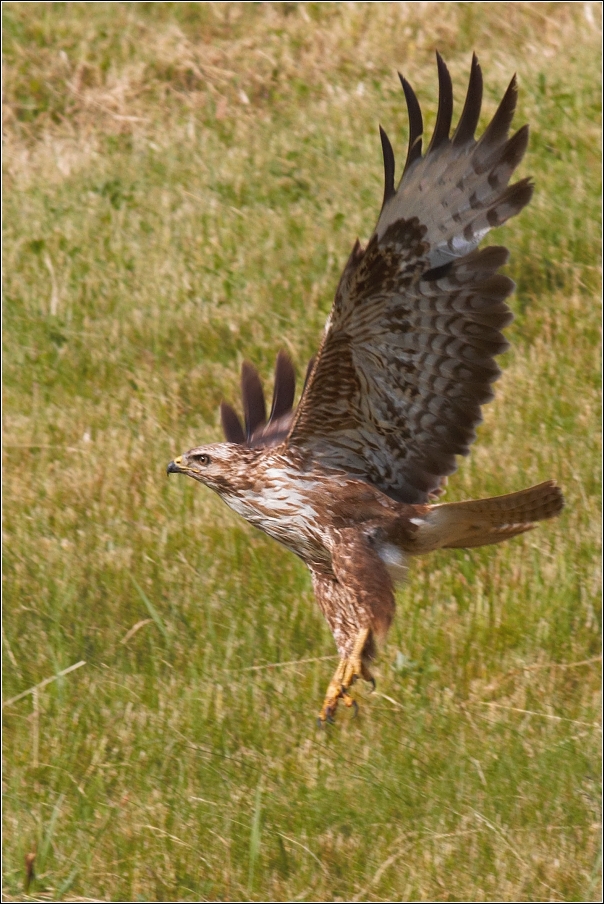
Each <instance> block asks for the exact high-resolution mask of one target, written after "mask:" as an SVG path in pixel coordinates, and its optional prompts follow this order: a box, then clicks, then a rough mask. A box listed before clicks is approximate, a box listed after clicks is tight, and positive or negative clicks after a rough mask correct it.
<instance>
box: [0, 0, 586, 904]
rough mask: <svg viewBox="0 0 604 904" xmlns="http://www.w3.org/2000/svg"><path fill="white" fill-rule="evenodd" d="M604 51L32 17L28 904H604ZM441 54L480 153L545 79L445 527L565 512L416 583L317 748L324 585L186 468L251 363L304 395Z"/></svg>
mask: <svg viewBox="0 0 604 904" xmlns="http://www.w3.org/2000/svg"><path fill="white" fill-rule="evenodd" d="M600 12H601V10H600V5H599V4H596V3H573V4H571V3H528V2H527V3H505V4H504V3H428V4H426V3H384V4H379V3H350V4H349V3H262V4H260V3H258V4H254V3H222V4H218V3H210V4H197V3H178V4H172V3H139V4H129V3H116V4H107V3H85V4H81V3H80V4H75V3H73V4H72V3H49V4H45V3H12V2H9V3H4V4H3V5H2V17H3V29H4V32H3V40H4V46H3V57H4V67H5V68H4V89H5V99H4V134H5V139H4V209H3V213H4V216H3V226H4V236H3V249H4V260H3V262H4V268H3V269H4V307H3V314H4V371H3V373H4V481H3V492H4V569H3V590H4V622H3V634H2V641H3V665H4V679H3V680H4V685H3V686H4V700H5V706H4V709H3V715H4V732H3V745H4V746H3V752H4V776H3V777H4V808H3V819H4V823H3V865H4V873H3V893H4V900H7V901H12V900H49V899H50V900H107V901H109V900H134V901H155V900H185V901H189V900H190V901H194V900H225V901H226V900H233V901H234V900H258V901H263V900H269V901H277V900H299V901H304V900H328V901H332V900H333V901H337V900H340V901H344V900H346V901H354V900H359V901H385V900H447V901H454V900H473V901H479V900H526V901H543V900H548V901H579V900H580V901H591V900H593V901H595V900H599V899H600V896H601V884H600V874H601V848H600V832H601V814H600V797H601V787H600V775H601V768H600V742H601V735H600V720H599V716H600V693H599V691H600V666H601V655H600V651H601V634H600V582H601V570H600V562H601V560H600V547H599V538H600V505H599V501H600V460H601V459H600V455H601V453H600V443H599V437H600V386H601V384H600V345H599V333H600V329H599V328H600V317H601V315H600V268H599V261H600V250H599V249H600V228H599V217H600V165H601V163H600V42H601V27H600V18H599V17H600ZM435 49H439V50H440V51H441V53H442V54H443V56H444V58H445V60H446V61H447V63H448V65H449V67H450V69H451V73H452V76H453V84H454V90H455V98H456V109H457V111H458V112H459V110H460V109H461V101H462V98H463V95H464V92H465V88H466V84H467V77H468V73H469V66H470V59H471V53H472V51H473V50H476V52H477V53H478V56H479V59H480V62H481V64H482V67H483V72H484V76H485V102H484V116H483V119H482V125H481V127H484V124H485V123H486V121H487V118H488V116H489V115H490V114H491V115H492V113H493V111H494V109H495V106H496V104H497V102H498V100H499V99H500V97H501V95H502V94H503V91H504V90H505V87H506V85H507V83H508V81H509V79H510V77H511V75H512V74H513V73H514V72H515V71H516V72H517V73H518V77H519V85H520V96H519V109H518V113H517V117H516V123H517V125H521V124H522V123H524V122H529V123H530V125H531V143H530V147H529V152H528V154H527V158H526V161H525V163H524V164H523V167H522V175H527V174H530V175H532V176H533V177H534V179H535V182H536V186H537V188H536V192H535V197H534V200H533V202H532V203H531V205H530V206H529V207H528V208H527V209H526V210H525V211H524V212H523V213H522V215H521V216H520V217H518V218H516V219H515V220H514V221H512V222H511V223H509V224H508V225H507V226H506V227H504V229H503V230H501V232H495V233H494V235H493V238H492V241H493V242H494V243H499V242H503V243H504V244H507V245H508V247H509V248H510V250H511V260H510V264H509V266H508V268H507V270H508V272H509V274H510V275H511V276H512V277H513V278H514V279H515V280H516V282H517V286H518V288H517V292H516V294H515V295H514V296H513V298H512V300H511V304H512V306H513V308H514V311H515V314H516V319H515V322H514V324H513V325H512V326H511V327H510V328H509V330H508V337H509V339H510V341H511V344H512V347H511V350H510V351H509V352H507V353H506V355H505V356H504V358H503V366H504V368H505V373H504V376H503V378H502V380H501V381H500V383H499V384H498V387H497V398H496V401H495V402H494V403H493V404H491V405H490V406H488V407H487V408H486V409H485V423H484V425H483V426H482V427H481V429H480V431H479V438H478V441H477V443H476V445H475V447H474V450H473V453H472V456H471V457H470V458H469V459H468V460H466V461H464V462H463V463H462V465H461V466H460V469H459V471H458V473H457V475H456V476H455V477H453V478H452V479H451V480H450V483H449V489H448V492H447V497H446V498H447V499H449V500H454V499H460V498H468V497H471V496H486V495H490V494H496V493H502V492H509V491H512V490H516V489H520V488H522V487H523V486H526V485H529V484H531V483H537V482H539V481H541V480H545V479H547V478H556V479H557V480H558V481H559V483H560V484H561V486H562V487H563V489H564V492H565V496H566V500H567V507H566V509H565V511H564V513H563V515H562V517H561V518H560V519H558V520H556V521H555V522H550V523H547V524H544V525H542V526H540V527H539V529H538V530H536V531H534V532H532V533H529V534H528V535H525V536H524V537H522V538H519V539H516V540H514V541H513V542H511V543H509V544H507V545H502V546H501V547H498V548H490V549H479V550H476V551H471V552H463V551H458V552H450V553H447V554H436V555H434V556H433V557H431V558H428V559H424V560H423V561H419V562H417V563H416V565H415V567H414V568H413V570H412V573H411V575H410V580H409V583H408V585H407V586H406V587H404V588H401V590H400V592H399V593H398V597H397V601H398V614H397V618H396V621H395V624H394V626H393V628H392V630H391V632H390V635H389V638H388V642H387V644H386V645H385V647H384V648H383V650H382V652H381V656H380V659H379V663H378V666H377V669H376V677H377V679H378V685H377V691H376V693H374V694H372V695H369V694H365V693H364V691H363V689H360V690H359V692H358V695H357V696H358V699H359V702H360V712H359V716H358V717H357V718H356V719H353V718H350V713H349V712H348V711H342V712H341V713H339V715H338V721H337V723H336V725H334V726H331V727H330V728H329V730H327V731H319V730H318V729H317V728H316V723H315V716H316V713H317V711H318V709H319V707H320V704H321V702H322V697H323V694H324V691H325V688H326V685H327V682H328V680H329V678H330V677H331V674H332V671H333V668H334V665H335V661H336V657H335V648H334V644H333V640H332V638H331V635H330V633H329V631H328V629H327V626H326V624H325V623H324V621H323V619H322V617H321V615H320V614H319V612H318V611H317V609H316V608H315V604H314V602H313V597H312V591H311V587H310V580H309V576H308V574H307V572H306V570H305V569H304V567H303V565H302V564H301V563H300V562H299V561H298V560H296V559H295V558H294V557H293V556H292V555H291V554H289V553H288V552H286V551H285V550H284V549H282V548H281V547H279V546H278V545H277V544H275V543H274V542H272V541H270V540H269V539H268V538H264V537H263V536H262V535H260V534H258V533H256V532H254V531H253V529H252V528H250V527H248V525H247V524H246V523H244V522H243V521H241V520H239V519H238V518H237V517H236V516H235V515H234V514H233V513H231V512H230V511H229V510H228V509H227V508H226V507H225V506H224V505H223V504H222V503H221V502H220V500H219V499H218V498H217V497H215V496H214V495H213V494H211V493H210V492H209V491H206V490H204V489H203V488H201V487H199V486H197V485H196V484H194V483H193V481H190V480H185V479H184V478H181V479H174V478H173V479H170V480H168V479H167V478H166V475H165V467H166V464H167V462H168V461H169V460H170V459H172V458H173V457H174V456H175V455H177V454H179V453H180V452H182V451H184V450H186V449H188V448H190V447H191V446H193V445H197V444H199V443H201V442H205V441H213V440H216V439H218V438H219V436H220V429H219V423H218V405H219V402H220V400H221V399H222V398H223V397H224V398H227V399H230V400H232V401H236V400H237V394H238V390H237V386H238V379H239V368H240V365H241V361H242V360H243V359H244V358H247V359H250V360H252V361H254V362H255V363H256V364H257V366H258V367H259V368H260V370H261V373H262V375H263V377H265V378H266V379H267V382H268V383H269V384H270V374H271V371H272V367H273V362H274V358H275V355H276V353H277V351H278V349H279V348H286V349H288V350H289V352H290V353H291V355H292V357H293V359H294V361H295V362H296V366H297V370H298V374H299V376H301V375H302V374H303V373H304V369H305V367H306V362H307V360H308V358H309V357H310V355H311V354H312V353H313V351H314V350H315V348H316V346H317V344H318V341H319V338H320V332H321V329H322V326H323V324H324V322H325V317H326V315H327V312H328V311H329V307H330V304H331V299H332V297H333V293H334V290H335V286H336V284H337V280H338V277H339V274H340V272H341V268H342V266H343V264H344V262H345V259H346V257H347V255H348V253H349V251H350V248H351V246H352V243H353V241H354V239H355V238H356V236H357V235H358V236H360V238H361V239H362V240H366V239H367V238H368V236H369V235H370V233H371V231H372V229H373V226H374V223H375V220H376V216H377V212H378V210H379V206H380V203H381V196H382V163H381V151H380V145H379V137H378V123H380V122H381V123H382V125H383V126H384V127H385V128H386V129H387V131H388V133H389V135H390V138H391V140H392V142H393V144H394V147H395V152H396V156H397V164H398V171H399V172H400V166H401V164H402V161H403V158H404V152H405V149H406V141H407V119H406V111H405V106H404V98H403V95H402V92H401V90H400V85H399V83H398V79H397V78H396V70H397V69H399V70H401V71H402V72H403V73H404V74H405V75H406V76H407V78H409V80H410V81H411V83H412V84H413V86H414V87H415V89H416V91H417V93H418V96H419V98H420V102H421V104H422V108H423V111H424V118H425V123H426V128H427V130H430V129H431V127H432V125H433V124H434V120H435V116H436V107H437V79H436V66H435V62H434V50H435ZM72 666H77V668H73V669H72V670H71V671H67V672H66V670H68V669H70V667H72ZM63 673H65V674H63ZM48 679H55V680H51V681H48ZM44 682H47V683H44ZM19 695H20V696H19ZM15 697H18V699H16V700H14V701H13V698H15ZM7 704H8V705H7ZM28 855H35V857H34V856H29V860H30V861H32V860H33V870H34V876H33V877H31V878H30V881H29V882H28V880H27V876H26V866H25V862H26V858H27V857H28Z"/></svg>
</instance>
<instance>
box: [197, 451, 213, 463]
mask: <svg viewBox="0 0 604 904" xmlns="http://www.w3.org/2000/svg"><path fill="white" fill-rule="evenodd" d="M194 458H195V461H198V462H199V464H200V465H209V464H210V462H211V460H212V459H211V458H210V456H209V455H206V453H205V452H199V454H198V455H195V456H194Z"/></svg>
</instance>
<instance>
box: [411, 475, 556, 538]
mask: <svg viewBox="0 0 604 904" xmlns="http://www.w3.org/2000/svg"><path fill="white" fill-rule="evenodd" d="M563 507H564V497H563V495H562V491H561V490H560V487H558V486H557V485H556V483H555V482H554V481H553V480H547V481H546V482H545V483H540V484H538V485H537V486H534V487H529V488H528V489H526V490H519V491H518V492H517V493H508V494H507V495H505V496H493V497H491V498H490V499H476V500H471V501H469V502H449V503H441V504H439V505H433V506H430V510H429V512H428V514H427V516H426V518H425V521H424V524H423V525H422V526H421V527H420V528H419V531H418V537H417V541H418V542H417V547H419V546H421V547H422V551H424V550H427V549H441V548H445V549H469V548H472V547H475V546H488V545H490V544H492V543H501V542H502V541H503V540H509V539H510V538H511V537H515V536H517V535H518V534H522V533H524V532H525V531H527V530H531V529H532V528H533V527H535V526H536V524H535V522H537V521H545V520H546V519H548V518H554V517H555V516H556V515H559V514H560V512H561V511H562V509H563ZM418 551H419V550H418Z"/></svg>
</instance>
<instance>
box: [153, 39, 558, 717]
mask: <svg viewBox="0 0 604 904" xmlns="http://www.w3.org/2000/svg"><path fill="white" fill-rule="evenodd" d="M437 63H438V79H439V89H440V96H439V107H438V115H437V120H436V125H435V128H434V133H433V136H432V139H431V141H430V144H429V146H428V148H427V151H426V153H425V155H422V137H421V136H422V131H423V126H422V116H421V111H420V107H419V104H418V102H417V98H416V97H415V94H414V92H413V90H412V89H411V87H410V85H409V83H408V82H407V81H406V80H405V79H401V83H402V86H403V90H404V93H405V98H406V101H407V107H408V112H409V122H410V129H409V149H408V154H407V161H406V163H405V167H404V170H403V175H402V177H401V180H400V182H399V184H398V187H396V188H395V182H394V173H395V163H394V153H393V150H392V146H391V144H390V141H389V140H388V137H387V135H386V133H385V132H384V131H383V129H380V135H381V140H382V149H383V155H384V196H383V203H382V209H381V212H380V216H379V218H378V222H377V225H376V228H375V230H374V232H373V235H372V236H371V238H370V239H369V242H368V244H367V246H366V248H364V249H363V248H362V247H361V245H360V243H359V242H358V240H357V242H356V243H355V245H354V247H353V250H352V253H351V255H350V258H349V260H348V262H347V264H346V266H345V268H344V272H343V274H342V277H341V279H340V283H339V285H338V289H337V292H336V297H335V301H334V304H333V308H332V311H331V314H330V316H329V319H328V322H327V325H326V328H325V332H324V335H323V340H322V342H321V345H320V348H319V351H318V354H317V356H316V358H315V359H313V361H311V362H310V364H309V367H308V370H307V374H306V383H305V387H304V390H303V392H302V396H301V399H300V403H299V405H298V407H297V408H296V409H294V397H295V378H294V370H293V366H292V364H291V361H290V360H289V358H288V357H287V355H285V354H284V353H283V352H280V353H279V356H278V358H277V365H276V370H275V382H274V393H273V402H272V406H271V411H270V414H269V416H268V417H267V413H266V405H265V400H264V393H263V390H262V385H261V382H260V378H259V376H258V374H257V372H256V370H255V368H254V367H253V366H252V365H251V364H249V363H245V364H244V365H243V368H242V375H241V388H242V398H243V409H244V424H242V423H241V421H240V419H239V417H238V415H237V414H236V412H235V410H234V409H233V408H232V407H231V406H230V405H227V404H225V403H223V404H222V406H221V417H222V424H223V429H224V433H225V437H226V440H227V442H226V443H217V444H213V445H209V446H201V447H199V448H197V449H192V450H191V451H190V452H188V453H185V454H184V455H182V456H180V457H179V458H177V459H176V460H175V461H174V462H171V463H170V465H169V466H168V471H169V472H178V473H185V474H188V475H189V476H191V477H194V478H195V479H196V480H200V481H201V482H203V483H205V484H206V485H207V486H209V487H211V488H212V489H213V490H215V491H216V492H218V493H219V494H220V496H221V497H222V498H223V499H224V501H225V502H226V503H227V504H228V505H229V506H231V508H233V509H234V510H235V511H237V512H238V513H239V514H241V515H242V516H243V517H244V518H246V519H247V520H248V521H250V522H251V523H252V524H254V525H256V526H257V527H259V528H260V529H261V530H263V531H265V533H267V534H269V535H270V536H272V537H274V538H275V539H276V540H278V541H279V542H281V543H283V544H284V545H285V546H287V547H288V549H291V550H292V552H294V553H296V555H298V556H300V558H301V559H303V561H304V562H305V563H306V564H307V566H308V568H309V569H310V572H311V575H312V581H313V588H314V591H315V596H316V598H317V601H318V604H319V606H320V607H321V610H322V612H323V614H324V615H325V618H326V619H327V622H328V624H329V627H330V628H331V630H332V632H333V635H334V638H335V641H336V645H337V648H338V651H339V653H340V656H341V662H340V666H339V667H338V670H337V671H336V674H335V675H334V678H333V680H332V682H331V684H330V686H329V689H328V692H327V695H326V698H325V703H324V706H323V709H322V711H321V717H320V718H321V719H322V720H323V721H324V720H327V719H330V718H331V717H332V715H333V712H334V711H335V707H336V705H337V702H338V699H340V698H342V699H344V702H345V703H347V704H348V705H350V703H351V702H352V701H351V698H350V696H349V695H348V688H349V687H350V685H351V684H352V683H353V681H354V680H355V678H357V677H359V676H362V677H364V678H367V679H369V680H371V675H370V672H369V668H368V664H369V662H370V660H371V658H372V657H373V656H374V655H375V640H376V639H377V640H380V639H383V637H384V636H385V634H386V631H387V630H388V627H389V626H390V623H391V621H392V618H393V615H394V582H395V581H400V580H402V579H403V578H404V575H405V572H406V568H407V560H408V558H409V556H411V555H415V554H420V553H425V552H429V551H431V550H433V549H438V548H442V547H473V546H482V545H485V544H490V543H498V542H500V541H502V540H506V539H508V538H510V537H513V536H516V535H517V534H519V533H522V532H523V531H526V530H529V529H530V528H531V527H533V526H534V522H536V521H540V520H543V519H545V518H551V517H553V516H554V515H557V514H558V513H559V512H560V511H561V509H562V505H563V499H562V494H561V492H560V490H559V489H558V487H556V486H555V484H554V483H553V482H552V481H548V482H547V483H544V484H540V485H539V486H536V487H531V488H530V489H527V490H521V491H520V492H518V493H512V494H510V495H508V496H501V497H496V498H493V499H485V500H480V501H472V502H461V503H452V504H448V505H443V504H430V503H431V500H433V499H434V498H436V497H437V496H438V495H439V493H440V492H441V491H442V486H443V483H444V481H445V480H446V477H447V475H449V474H451V473H452V472H453V471H454V470H455V468H456V456H457V455H466V454H467V453H468V452H469V448H470V445H471V443H472V442H473V440H474V439H475V436H476V433H475V429H476V426H477V425H478V424H479V423H480V420H481V410H480V409H481V406H482V405H483V404H484V403H485V402H487V401H489V400H490V399H491V398H492V397H493V392H492V383H493V382H494V381H495V380H496V379H497V378H498V376H499V375H500V371H499V369H498V367H497V365H496V364H495V360H494V359H495V356H496V355H499V354H500V353H501V352H503V351H504V350H505V349H506V348H507V342H506V340H505V338H504V337H503V334H502V330H503V328H504V327H506V326H507V325H508V324H509V323H510V321H511V320H512V314H511V312H510V310H509V308H508V306H507V305H506V303H505V299H506V297H507V296H508V295H509V294H510V293H511V292H512V290H513V288H514V285H513V283H512V281H511V280H510V279H509V278H508V277H506V276H503V275H501V274H499V273H498V270H499V268H500V267H501V266H502V265H503V264H504V263H505V262H506V260H507V256H508V253H507V250H506V249H505V248H501V247H490V248H485V249H483V250H478V248H477V246H478V243H479V242H480V240H481V239H482V238H483V237H484V236H485V235H486V233H487V232H488V231H489V229H490V228H492V227H494V226H499V225H501V224H502V223H504V222H505V221H506V220H507V219H509V217H511V216H514V215H515V214H517V213H518V212H519V211H520V210H522V208H523V207H524V206H525V205H526V204H527V203H528V201H529V200H530V198H531V194H532V185H531V183H530V181H529V180H528V179H522V180H520V181H518V182H516V183H514V184H512V185H510V184H509V180H510V178H511V176H512V174H513V172H514V170H515V168H516V167H517V166H518V164H519V162H520V161H521V159H522V157H523V154H524V152H525V150H526V146H527V140H528V128H527V127H526V126H525V127H523V128H521V129H520V130H519V131H518V132H516V133H515V134H514V135H512V137H509V136H508V133H509V128H510V124H511V121H512V117H513V114H514V108H515V104H516V80H515V78H514V79H512V81H511V83H510V85H509V87H508V89H507V91H506V93H505V95H504V97H503V100H502V101H501V104H500V105H499V108H498V110H497V112H496V113H495V115H494V117H493V119H492V120H491V123H490V124H489V126H488V127H487V129H486V130H485V132H484V134H483V135H482V136H481V137H480V139H478V140H476V139H475V138H474V131H475V129H476V125H477V122H478V118H479V115H480V107H481V100H482V75H481V71H480V67H479V65H478V62H477V60H476V57H474V58H473V60H472V69H471V75H470V84H469V88H468V93H467V97H466V101H465V105H464V108H463V111H462V114H461V118H460V120H459V122H458V124H457V127H456V129H455V131H454V132H453V134H451V119H452V110H453V95H452V88H451V79H450V76H449V73H448V71H447V68H446V66H445V64H444V63H443V61H442V59H441V58H440V56H438V55H437Z"/></svg>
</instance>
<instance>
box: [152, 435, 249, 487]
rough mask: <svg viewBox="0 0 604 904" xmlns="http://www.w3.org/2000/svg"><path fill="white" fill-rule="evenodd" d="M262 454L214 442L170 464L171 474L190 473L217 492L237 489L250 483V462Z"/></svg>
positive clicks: (234, 445)
mask: <svg viewBox="0 0 604 904" xmlns="http://www.w3.org/2000/svg"><path fill="white" fill-rule="evenodd" d="M257 454H258V452H257V451H256V450H254V449H248V448H247V447H246V446H240V445H238V444H237V443H212V444H210V445H208V446H197V448H195V449H190V450H189V451H188V452H184V453H183V454H182V455H179V456H178V458H175V459H174V461H171V462H170V464H169V465H168V468H167V472H168V474H186V475H187V476H188V477H193V478H194V479H195V480H199V481H200V483H205V485H206V486H208V487H210V489H212V490H216V492H217V493H220V494H222V493H225V492H229V491H233V490H237V489H239V488H240V486H241V485H242V483H243V484H245V482H246V480H247V482H248V483H249V476H248V469H249V465H250V463H251V462H250V459H251V458H255V457H256V456H257Z"/></svg>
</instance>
